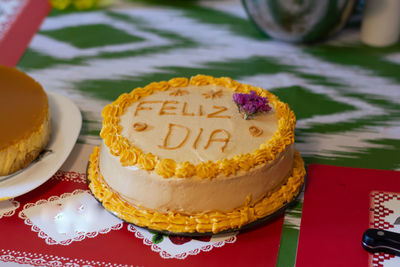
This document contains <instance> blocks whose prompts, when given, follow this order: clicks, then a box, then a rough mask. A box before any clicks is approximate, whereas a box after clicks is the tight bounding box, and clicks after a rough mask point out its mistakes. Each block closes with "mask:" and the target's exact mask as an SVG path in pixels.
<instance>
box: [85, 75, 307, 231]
mask: <svg viewBox="0 0 400 267" xmlns="http://www.w3.org/2000/svg"><path fill="white" fill-rule="evenodd" d="M189 85H193V86H205V85H219V86H223V87H225V88H228V89H230V90H232V91H233V92H237V93H250V91H255V92H256V93H257V94H258V95H259V96H262V97H267V98H268V101H269V104H270V106H272V108H273V109H275V110H276V114H277V118H278V129H277V131H276V132H275V133H274V135H273V137H272V138H271V139H269V140H268V141H266V142H265V143H263V144H261V145H260V146H259V148H257V149H256V150H255V151H253V152H252V153H247V154H241V155H236V156H234V157H233V158H229V159H227V158H225V159H222V160H218V161H215V162H214V161H207V162H201V163H199V164H197V165H194V164H192V163H190V162H188V161H185V162H176V161H175V160H173V159H165V158H164V159H163V158H159V157H157V156H156V155H153V154H151V153H144V152H143V151H142V150H141V149H139V148H138V147H135V145H134V144H132V143H130V142H129V141H128V140H127V138H126V137H124V136H122V134H121V131H122V127H121V125H120V116H121V115H123V114H124V112H125V110H126V108H127V107H129V106H130V105H131V104H132V103H134V102H136V101H138V100H139V99H141V98H143V97H146V96H149V95H151V94H153V93H154V92H157V91H167V90H174V89H176V88H182V87H185V86H189ZM180 93H182V92H180ZM102 116H103V128H102V130H101V133H100V136H101V137H102V138H103V139H104V143H105V145H106V146H107V147H108V148H109V150H110V153H111V154H112V155H114V156H116V157H118V158H119V160H120V163H121V165H122V166H132V165H135V166H136V167H138V168H141V169H143V170H147V171H152V172H153V171H154V172H155V173H157V174H158V175H160V176H161V177H163V178H170V177H174V178H182V179H184V178H190V177H193V176H196V177H200V178H202V179H213V178H215V177H217V176H218V175H220V174H221V175H224V176H230V175H235V174H236V173H237V172H239V171H248V170H250V169H252V168H255V167H256V166H259V165H262V164H266V163H268V162H271V161H273V160H274V159H275V158H276V157H277V155H279V154H280V153H281V152H283V151H284V150H285V149H287V147H288V146H290V145H292V144H293V143H294V127H295V124H296V118H295V115H294V112H293V111H292V110H290V108H289V106H288V105H287V104H285V103H283V102H281V101H279V99H278V98H277V97H276V96H275V95H273V94H271V93H270V92H268V91H266V90H264V89H262V88H259V87H255V86H251V85H246V84H241V83H238V82H236V81H234V80H232V79H230V78H226V77H222V78H214V77H211V76H205V75H197V76H194V77H191V78H190V79H186V78H174V79H171V80H169V81H162V82H153V83H151V84H149V85H147V86H145V87H143V88H136V89H134V90H133V91H132V92H130V93H125V94H122V95H121V96H120V97H119V98H118V99H117V100H116V101H114V102H113V103H111V104H109V105H107V106H106V107H105V108H104V109H103V111H102ZM98 159H99V148H98V147H96V148H95V149H94V151H93V153H92V155H91V156H90V164H89V169H88V180H89V181H90V185H89V188H90V190H91V191H92V193H93V194H94V196H95V197H96V198H97V199H98V200H99V201H101V202H102V204H103V206H104V207H105V208H106V209H107V210H109V211H111V212H112V213H114V214H116V215H117V216H119V217H120V218H122V219H124V220H125V221H127V222H130V223H133V224H136V225H138V226H142V227H149V228H151V229H155V230H167V231H170V232H175V233H183V232H186V233H187V232H198V233H205V232H212V233H218V232H221V231H224V230H227V229H240V228H241V227H242V226H243V225H246V224H248V223H251V222H253V221H256V220H258V219H260V218H263V217H265V216H268V215H270V214H272V213H274V212H275V211H277V210H278V209H279V208H281V207H282V206H284V205H285V204H286V203H288V202H290V201H291V200H293V199H294V197H295V196H296V195H297V194H298V193H299V190H300V189H301V185H302V184H303V182H304V175H305V169H304V162H303V160H302V158H301V156H300V155H299V153H298V152H297V151H295V153H294V161H293V166H292V169H291V171H290V173H289V177H288V178H287V180H286V182H285V183H284V184H283V185H282V186H281V187H280V188H278V189H276V190H275V191H274V192H269V193H268V194H267V195H264V196H262V197H261V198H260V199H257V200H253V201H252V199H251V195H249V196H248V198H247V201H246V202H245V203H243V206H241V207H239V208H236V209H233V210H230V211H225V212H221V211H211V212H206V213H201V214H194V215H193V214H191V215H189V214H184V213H179V212H169V213H159V212H157V211H154V210H148V209H145V208H143V207H137V206H133V205H132V204H130V203H128V202H126V201H125V200H124V199H123V198H122V197H121V196H120V195H119V194H118V193H117V192H114V191H113V190H112V189H111V188H110V187H109V186H108V185H107V183H106V182H105V181H104V179H103V177H102V175H101V173H100V171H99V165H98Z"/></svg>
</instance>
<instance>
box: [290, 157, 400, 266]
mask: <svg viewBox="0 0 400 267" xmlns="http://www.w3.org/2000/svg"><path fill="white" fill-rule="evenodd" d="M307 176H308V178H307V186H306V191H305V192H306V193H305V196H304V204H303V213H302V219H301V226H300V235H299V243H298V250H297V258H296V266H297V267H301V266H400V265H399V264H400V261H399V259H398V257H393V256H390V255H388V254H383V253H376V254H370V253H368V252H366V251H365V250H364V249H363V248H362V246H361V238H362V234H363V232H364V231H365V230H366V229H368V228H379V229H388V230H391V231H396V232H400V226H395V221H396V219H397V218H398V217H400V172H396V171H384V170H370V169H356V168H346V167H334V166H325V165H310V167H309V168H308V173H307ZM393 264H395V265H393ZM396 264H397V265H396Z"/></svg>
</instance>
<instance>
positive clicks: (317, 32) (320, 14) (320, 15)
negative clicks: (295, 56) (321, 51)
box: [242, 0, 357, 43]
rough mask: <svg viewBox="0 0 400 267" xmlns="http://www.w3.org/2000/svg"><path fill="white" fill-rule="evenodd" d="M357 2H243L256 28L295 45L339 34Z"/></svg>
mask: <svg viewBox="0 0 400 267" xmlns="http://www.w3.org/2000/svg"><path fill="white" fill-rule="evenodd" d="M356 2H357V1H356V0H343V1H339V0H304V1H296V0H242V3H243V5H244V7H245V9H246V11H247V14H248V15H249V17H250V18H251V19H252V20H253V22H254V23H255V24H256V26H257V27H258V28H259V29H260V30H261V31H262V32H263V33H265V34H267V35H269V36H271V37H272V38H275V39H278V40H282V41H286V42H295V43H301V42H302V43H309V42H315V41H319V40H321V39H324V38H327V37H328V36H330V35H332V34H334V33H336V32H337V31H339V30H340V29H341V28H342V27H343V26H344V25H345V23H346V22H347V20H348V19H349V17H350V15H351V13H352V11H353V9H354V6H355V4H356Z"/></svg>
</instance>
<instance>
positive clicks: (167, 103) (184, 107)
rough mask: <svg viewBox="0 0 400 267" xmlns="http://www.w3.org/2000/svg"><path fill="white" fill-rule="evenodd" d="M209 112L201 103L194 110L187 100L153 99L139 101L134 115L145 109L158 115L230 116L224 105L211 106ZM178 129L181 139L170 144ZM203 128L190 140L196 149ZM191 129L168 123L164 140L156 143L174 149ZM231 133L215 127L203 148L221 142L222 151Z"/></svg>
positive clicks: (184, 141)
mask: <svg viewBox="0 0 400 267" xmlns="http://www.w3.org/2000/svg"><path fill="white" fill-rule="evenodd" d="M211 109H212V110H211V112H210V111H206V110H205V109H204V107H203V105H198V106H197V107H196V109H195V110H193V109H190V107H189V105H188V103H187V102H184V101H182V102H181V101H176V100H154V101H141V102H139V103H138V105H137V106H136V110H135V113H134V116H135V117H137V116H139V115H140V114H142V113H144V112H145V111H147V112H148V111H151V110H154V111H153V112H157V114H158V116H171V115H181V116H191V117H204V118H208V119H230V118H231V116H230V115H228V114H226V111H227V110H228V108H227V107H225V106H216V105H214V106H212V107H211ZM177 131H179V132H180V133H182V132H184V134H182V137H181V140H180V141H179V142H177V143H175V144H170V138H171V136H173V135H174V134H176V133H177ZM203 131H204V129H203V128H199V129H198V131H196V132H195V138H194V139H193V138H192V140H193V142H192V147H193V148H194V149H197V148H198V146H199V141H200V140H201V139H202V135H203ZM191 132H192V131H191V129H190V128H189V127H186V126H184V125H181V124H177V123H169V124H168V130H167V132H166V134H165V137H164V142H163V144H162V145H158V147H159V148H161V149H166V150H175V149H178V148H180V147H182V146H183V145H185V143H186V142H188V140H189V139H190V135H191ZM230 138H231V134H230V133H229V132H228V131H227V130H225V129H215V130H213V131H212V132H211V133H210V135H209V136H208V139H207V142H206V143H205V144H204V146H203V148H204V149H208V148H209V147H210V145H211V144H212V143H215V142H217V143H222V146H221V151H222V152H223V151H224V150H225V148H226V147H227V145H228V143H229V140H230Z"/></svg>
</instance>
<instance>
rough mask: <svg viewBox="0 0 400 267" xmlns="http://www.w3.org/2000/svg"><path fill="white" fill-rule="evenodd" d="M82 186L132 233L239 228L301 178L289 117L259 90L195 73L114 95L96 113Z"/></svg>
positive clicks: (288, 193) (283, 198) (279, 201)
mask: <svg viewBox="0 0 400 267" xmlns="http://www.w3.org/2000/svg"><path fill="white" fill-rule="evenodd" d="M102 116H103V128H102V131H101V134H100V135H101V137H102V143H101V145H100V147H96V148H95V149H94V151H93V153H92V155H91V156H90V164H89V170H88V174H89V176H88V179H89V181H90V184H89V187H90V190H91V191H92V193H93V194H94V196H95V197H96V198H97V199H98V200H100V201H101V202H102V204H103V206H104V207H105V208H106V209H107V210H109V211H111V212H113V213H114V214H116V215H117V216H119V217H120V218H122V219H124V220H126V221H128V222H131V223H133V224H136V225H138V226H142V227H149V228H151V229H155V230H166V231H170V232H175V233H185V232H186V233H192V232H197V233H204V232H213V233H217V232H220V231H223V230H228V229H240V228H241V227H243V226H244V225H246V224H248V223H251V222H253V221H256V220H258V219H260V218H264V217H265V216H267V215H269V214H272V213H273V212H275V211H277V210H278V209H280V208H281V207H282V206H284V205H285V204H286V203H288V202H290V201H291V200H292V199H293V198H294V197H295V196H296V195H297V194H298V192H299V190H300V188H301V185H302V184H303V181H304V175H305V170H304V163H303V161H302V159H301V157H300V155H299V154H298V152H297V151H296V149H295V147H294V126H295V121H296V119H295V115H294V113H293V111H291V110H290V108H289V106H288V105H287V104H285V103H283V102H281V101H279V99H278V98H277V97H276V96H275V95H273V94H271V93H269V92H268V91H266V90H263V89H261V88H259V87H254V86H250V85H245V84H240V83H238V82H236V81H234V80H232V79H230V78H214V77H211V76H204V75H197V76H195V77H192V78H190V79H186V78H174V79H171V80H169V81H163V82H157V83H151V84H149V85H148V86H146V87H144V88H136V89H134V90H133V91H132V92H131V93H129V94H122V95H121V96H120V97H119V98H118V99H117V100H116V101H115V102H113V103H111V104H109V105H107V106H106V107H105V108H104V109H103V112H102Z"/></svg>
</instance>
